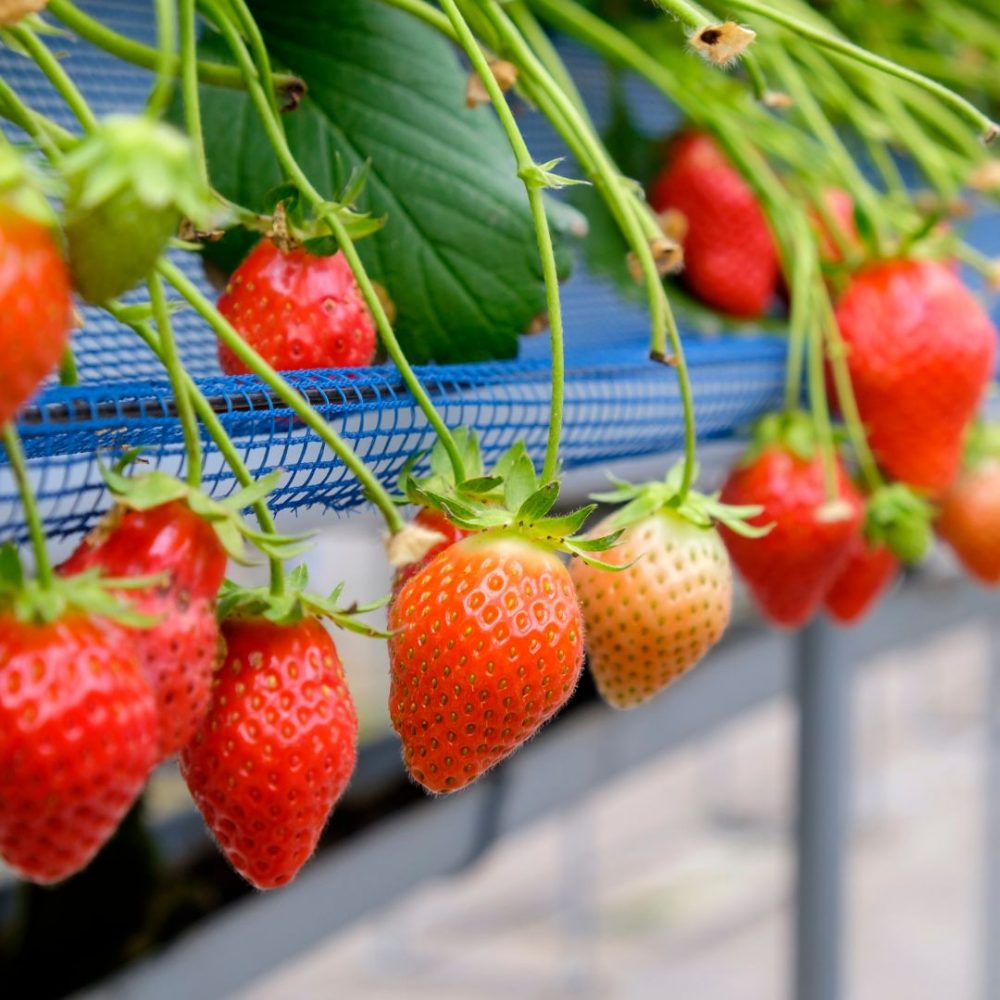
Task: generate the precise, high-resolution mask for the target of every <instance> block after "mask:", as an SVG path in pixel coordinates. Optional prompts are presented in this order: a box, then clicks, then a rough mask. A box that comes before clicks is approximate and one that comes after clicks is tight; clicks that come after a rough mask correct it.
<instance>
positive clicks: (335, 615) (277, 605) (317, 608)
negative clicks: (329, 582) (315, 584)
mask: <svg viewBox="0 0 1000 1000" xmlns="http://www.w3.org/2000/svg"><path fill="white" fill-rule="evenodd" d="M308 585H309V572H308V570H307V569H306V567H305V566H296V568H295V569H294V570H292V572H291V573H289V574H288V577H287V579H286V580H285V587H284V590H283V591H282V593H281V594H272V593H271V592H270V590H268V589H267V588H266V587H259V588H254V589H246V588H243V587H238V586H237V585H236V584H234V583H232V582H230V581H229V580H227V581H226V582H225V583H224V584H223V585H222V590H221V591H220V592H219V601H218V605H217V607H218V615H219V618H220V620H223V619H226V618H264V619H266V620H267V621H269V622H273V623H274V624H275V625H295V624H297V623H298V622H300V621H302V619H303V618H307V617H316V618H325V619H326V620H327V621H330V622H333V624H334V625H336V626H337V627H338V628H342V629H346V630H347V631H348V632H355V633H357V634H358V635H366V636H369V637H370V638H373V639H387V638H389V634H388V633H387V632H383V631H381V630H380V629H376V628H373V627H372V626H370V625H366V624H365V623H364V622H362V621H359V620H358V616H359V615H365V614H369V613H370V612H372V611H377V610H378V609H379V608H381V607H384V606H385V604H386V603H387V602H388V598H384V599H383V600H381V601H375V602H374V603H372V604H364V605H357V604H352V605H349V606H347V607H342V606H341V605H340V596H341V593H342V592H343V589H344V584H340V585H339V586H338V587H337V588H336V589H335V590H334V591H333V593H331V594H330V595H329V596H328V597H320V596H319V595H317V594H310V593H309V592H308V591H307V590H306V587H308Z"/></svg>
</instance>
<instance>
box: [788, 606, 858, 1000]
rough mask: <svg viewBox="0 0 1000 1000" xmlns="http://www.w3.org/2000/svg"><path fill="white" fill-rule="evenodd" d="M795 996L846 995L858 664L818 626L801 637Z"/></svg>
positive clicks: (810, 999) (831, 631)
mask: <svg viewBox="0 0 1000 1000" xmlns="http://www.w3.org/2000/svg"><path fill="white" fill-rule="evenodd" d="M799 642H800V647H799V651H798V658H797V661H798V662H797V667H796V669H797V671H798V678H797V681H798V684H797V693H798V701H799V748H798V750H799V753H798V840H797V850H798V858H797V862H798V868H797V884H796V896H795V905H796V913H795V996H796V998H797V1000H839V998H840V997H842V996H843V954H842V953H843V912H844V870H845V855H846V853H847V838H848V827H849V817H850V805H851V804H850V767H851V740H852V735H853V732H852V717H851V695H852V684H851V679H852V673H853V670H852V664H851V663H850V661H849V658H848V655H847V649H846V638H845V635H844V633H843V632H841V631H839V630H838V629H836V628H835V627H833V626H832V625H830V624H828V623H827V622H826V621H824V620H822V619H819V620H817V621H815V622H813V624H811V625H810V626H809V627H808V628H807V629H806V630H805V631H804V632H803V633H802V635H801V637H800V639H799Z"/></svg>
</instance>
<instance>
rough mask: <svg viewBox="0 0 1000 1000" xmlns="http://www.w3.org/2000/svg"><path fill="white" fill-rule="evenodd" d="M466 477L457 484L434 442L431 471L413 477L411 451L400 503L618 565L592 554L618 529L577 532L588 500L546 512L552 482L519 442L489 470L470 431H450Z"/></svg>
mask: <svg viewBox="0 0 1000 1000" xmlns="http://www.w3.org/2000/svg"><path fill="white" fill-rule="evenodd" d="M455 441H456V444H457V445H458V448H459V451H460V453H461V455H462V460H463V464H464V467H465V470H466V477H467V478H466V479H465V480H463V481H462V482H460V483H459V482H456V481H455V478H454V475H453V473H452V469H451V463H450V461H449V459H448V455H447V452H446V451H445V449H444V447H443V446H442V445H441V444H440V443H438V444H437V445H435V446H434V448H433V449H432V450H431V453H430V474H429V475H428V476H425V477H422V478H418V477H416V476H415V475H414V474H413V468H414V466H415V465H416V463H417V462H418V461H419V460H420V459H421V458H422V457H424V456H423V455H422V454H421V455H415V456H413V458H412V459H411V460H410V461H409V462H407V464H406V467H405V468H404V470H403V473H402V475H401V477H400V486H401V488H402V491H403V494H404V498H403V500H402V502H404V503H412V504H417V505H418V506H421V507H428V508H431V509H432V510H437V511H440V512H441V513H442V514H444V515H445V516H446V517H447V518H448V519H449V520H450V521H452V522H453V523H454V524H456V525H458V526H459V527H460V528H464V529H465V530H466V531H470V532H479V531H498V530H509V531H511V532H512V533H514V534H517V535H519V536H521V537H523V538H525V539H527V540H529V541H532V542H535V543H536V544H538V545H541V546H543V547H544V548H547V549H550V550H552V551H558V552H566V553H568V554H569V555H574V556H578V557H579V558H580V559H582V560H583V561H584V562H586V563H587V564H588V565H592V566H598V567H602V568H605V569H620V568H621V567H616V566H611V565H609V564H607V563H604V562H601V561H600V560H599V559H596V558H595V557H594V556H593V555H592V553H595V552H606V551H607V550H608V549H610V548H613V547H614V545H615V543H616V542H617V541H618V539H619V537H620V535H621V532H620V531H615V532H612V533H611V534H609V535H604V536H602V537H600V538H585V537H583V536H582V535H581V534H580V532H581V531H582V530H583V527H584V525H585V524H586V522H587V518H589V517H590V515H591V514H592V513H593V512H594V510H595V509H596V507H597V505H596V504H589V505H587V506H586V507H581V508H579V509H578V510H574V511H571V512H570V513H568V514H563V515H559V516H550V513H551V511H552V508H553V507H554V506H555V504H556V501H557V500H558V499H559V483H558V482H557V481H553V482H549V483H542V482H541V481H540V480H539V477H538V473H537V472H536V470H535V466H534V464H533V463H532V461H531V458H530V457H529V455H528V452H527V450H526V449H525V447H524V445H523V444H522V443H521V442H518V443H517V444H515V445H514V446H513V447H512V448H511V449H510V450H509V451H507V452H505V453H504V454H503V455H502V456H501V457H500V459H499V460H498V461H497V464H496V466H495V467H494V468H493V470H492V472H490V473H489V474H487V473H486V471H485V470H484V468H483V461H482V455H481V454H480V451H479V445H478V443H477V441H476V439H475V436H474V435H473V434H472V432H471V431H468V430H465V429H464V428H463V429H461V430H459V431H457V432H456V433H455Z"/></svg>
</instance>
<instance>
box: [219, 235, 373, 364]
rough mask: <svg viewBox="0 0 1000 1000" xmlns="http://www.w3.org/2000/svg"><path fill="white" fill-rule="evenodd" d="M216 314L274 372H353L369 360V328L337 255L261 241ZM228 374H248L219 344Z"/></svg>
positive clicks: (358, 296) (351, 280)
mask: <svg viewBox="0 0 1000 1000" xmlns="http://www.w3.org/2000/svg"><path fill="white" fill-rule="evenodd" d="M219 312H221V313H222V315H223V316H225V317H226V319H228V320H229V322H230V323H231V324H232V325H233V327H234V328H235V329H236V331H237V332H238V333H239V334H240V336H241V337H243V339H244V340H245V341H246V342H247V343H248V344H249V345H250V346H251V347H253V348H254V349H255V350H256V351H257V352H258V353H259V354H260V355H261V356H262V357H263V358H264V360H265V361H267V362H268V363H269V364H270V365H271V366H272V367H274V368H277V369H278V370H279V371H296V370H299V369H306V368H357V367H362V366H364V365H370V364H371V363H372V360H373V359H374V357H375V339H376V338H375V324H374V322H373V321H372V317H371V314H370V313H369V312H368V307H367V306H366V305H365V301H364V298H363V297H362V295H361V291H360V289H359V288H358V285H357V282H356V281H355V280H354V275H353V274H352V273H351V269H350V266H349V265H348V263H347V260H346V259H345V257H344V255H343V254H342V253H336V254H334V255H333V256H330V257H318V256H316V255H314V254H311V253H309V251H308V250H305V249H304V248H301V247H300V248H298V249H294V250H290V251H288V252H287V253H286V252H284V251H282V250H280V249H279V248H278V247H277V246H275V245H274V243H273V242H272V241H271V240H269V239H262V240H261V241H260V242H259V243H258V244H257V245H256V246H255V247H254V248H253V250H251V251H250V253H249V254H248V255H247V257H246V258H245V259H244V261H243V263H241V264H240V266H239V267H238V268H237V269H236V270H235V271H234V272H233V275H232V277H231V278H230V280H229V284H228V285H227V286H226V290H225V292H223V294H222V296H221V297H220V298H219ZM219 364H220V365H221V366H222V370H223V371H224V372H226V374H228V375H244V374H247V373H248V372H249V369H248V368H247V367H246V366H245V365H244V364H243V362H242V361H240V360H239V358H237V357H236V355H235V354H233V353H232V351H230V350H229V349H228V348H227V347H225V346H224V345H223V344H221V343H220V344H219Z"/></svg>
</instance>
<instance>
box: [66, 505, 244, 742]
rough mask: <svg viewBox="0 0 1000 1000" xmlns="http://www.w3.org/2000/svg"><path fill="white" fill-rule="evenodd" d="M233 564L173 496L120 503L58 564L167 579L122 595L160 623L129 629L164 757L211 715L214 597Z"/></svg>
mask: <svg viewBox="0 0 1000 1000" xmlns="http://www.w3.org/2000/svg"><path fill="white" fill-rule="evenodd" d="M226 562H227V559H226V552H225V549H223V547H222V545H221V544H220V542H219V539H218V537H217V535H216V534H215V531H214V530H213V529H212V527H211V525H209V524H207V523H206V522H205V521H204V520H202V519H201V518H200V517H198V515H197V514H195V513H194V512H193V511H192V510H191V508H190V507H188V506H187V504H185V503H182V502H180V501H174V502H171V503H166V504H161V505H160V506H158V507H153V508H151V509H150V510H146V511H138V510H129V509H126V508H123V507H118V508H116V509H115V510H114V511H113V512H112V514H111V515H110V516H109V518H108V519H107V520H106V521H105V523H104V524H102V525H99V526H98V527H97V528H96V529H95V530H94V531H93V532H91V534H90V535H88V536H87V537H86V538H85V539H84V540H83V541H82V542H81V543H80V545H79V547H78V548H77V549H76V551H75V552H74V553H73V554H72V555H71V556H70V557H69V559H67V560H66V561H65V562H64V563H63V564H62V565H61V566H60V567H59V572H60V574H61V575H63V576H72V575H74V574H76V573H81V572H83V571H84V570H87V569H93V568H95V567H99V568H100V569H101V570H102V571H103V574H104V575H105V576H110V577H138V576H152V575H162V574H165V575H166V576H167V578H168V579H167V582H166V583H164V584H162V585H160V586H157V587H148V588H145V589H143V590H123V591H121V592H120V596H121V597H122V598H123V599H124V600H126V601H128V602H129V603H130V604H131V605H132V607H133V608H134V609H135V610H136V611H138V612H140V613H141V614H144V615H148V616H149V617H151V618H153V619H155V620H156V624H155V625H153V626H151V627H150V628H144V629H142V628H127V629H123V632H124V633H125V634H127V635H128V636H129V637H130V639H131V640H132V642H133V644H134V646H135V651H136V655H137V657H138V660H139V665H140V667H141V668H142V670H143V673H144V674H145V675H146V678H147V680H148V681H149V683H150V684H151V685H152V688H153V692H154V694H155V696H156V705H157V717H158V720H159V738H158V746H159V757H158V759H159V760H166V759H167V758H168V757H171V756H173V755H174V754H175V753H177V752H178V751H179V750H180V749H181V747H183V746H185V745H186V744H187V743H189V742H190V741H191V740H192V739H193V738H194V735H195V732H196V731H197V729H198V726H199V725H200V724H201V721H202V719H203V718H204V717H205V714H206V713H207V712H208V706H209V700H210V690H211V683H212V673H213V671H214V669H215V665H216V663H217V661H218V659H219V652H220V639H219V627H218V624H217V622H216V620H215V595H216V594H217V592H218V590H219V587H220V586H221V585H222V580H223V578H224V577H225V573H226Z"/></svg>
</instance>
